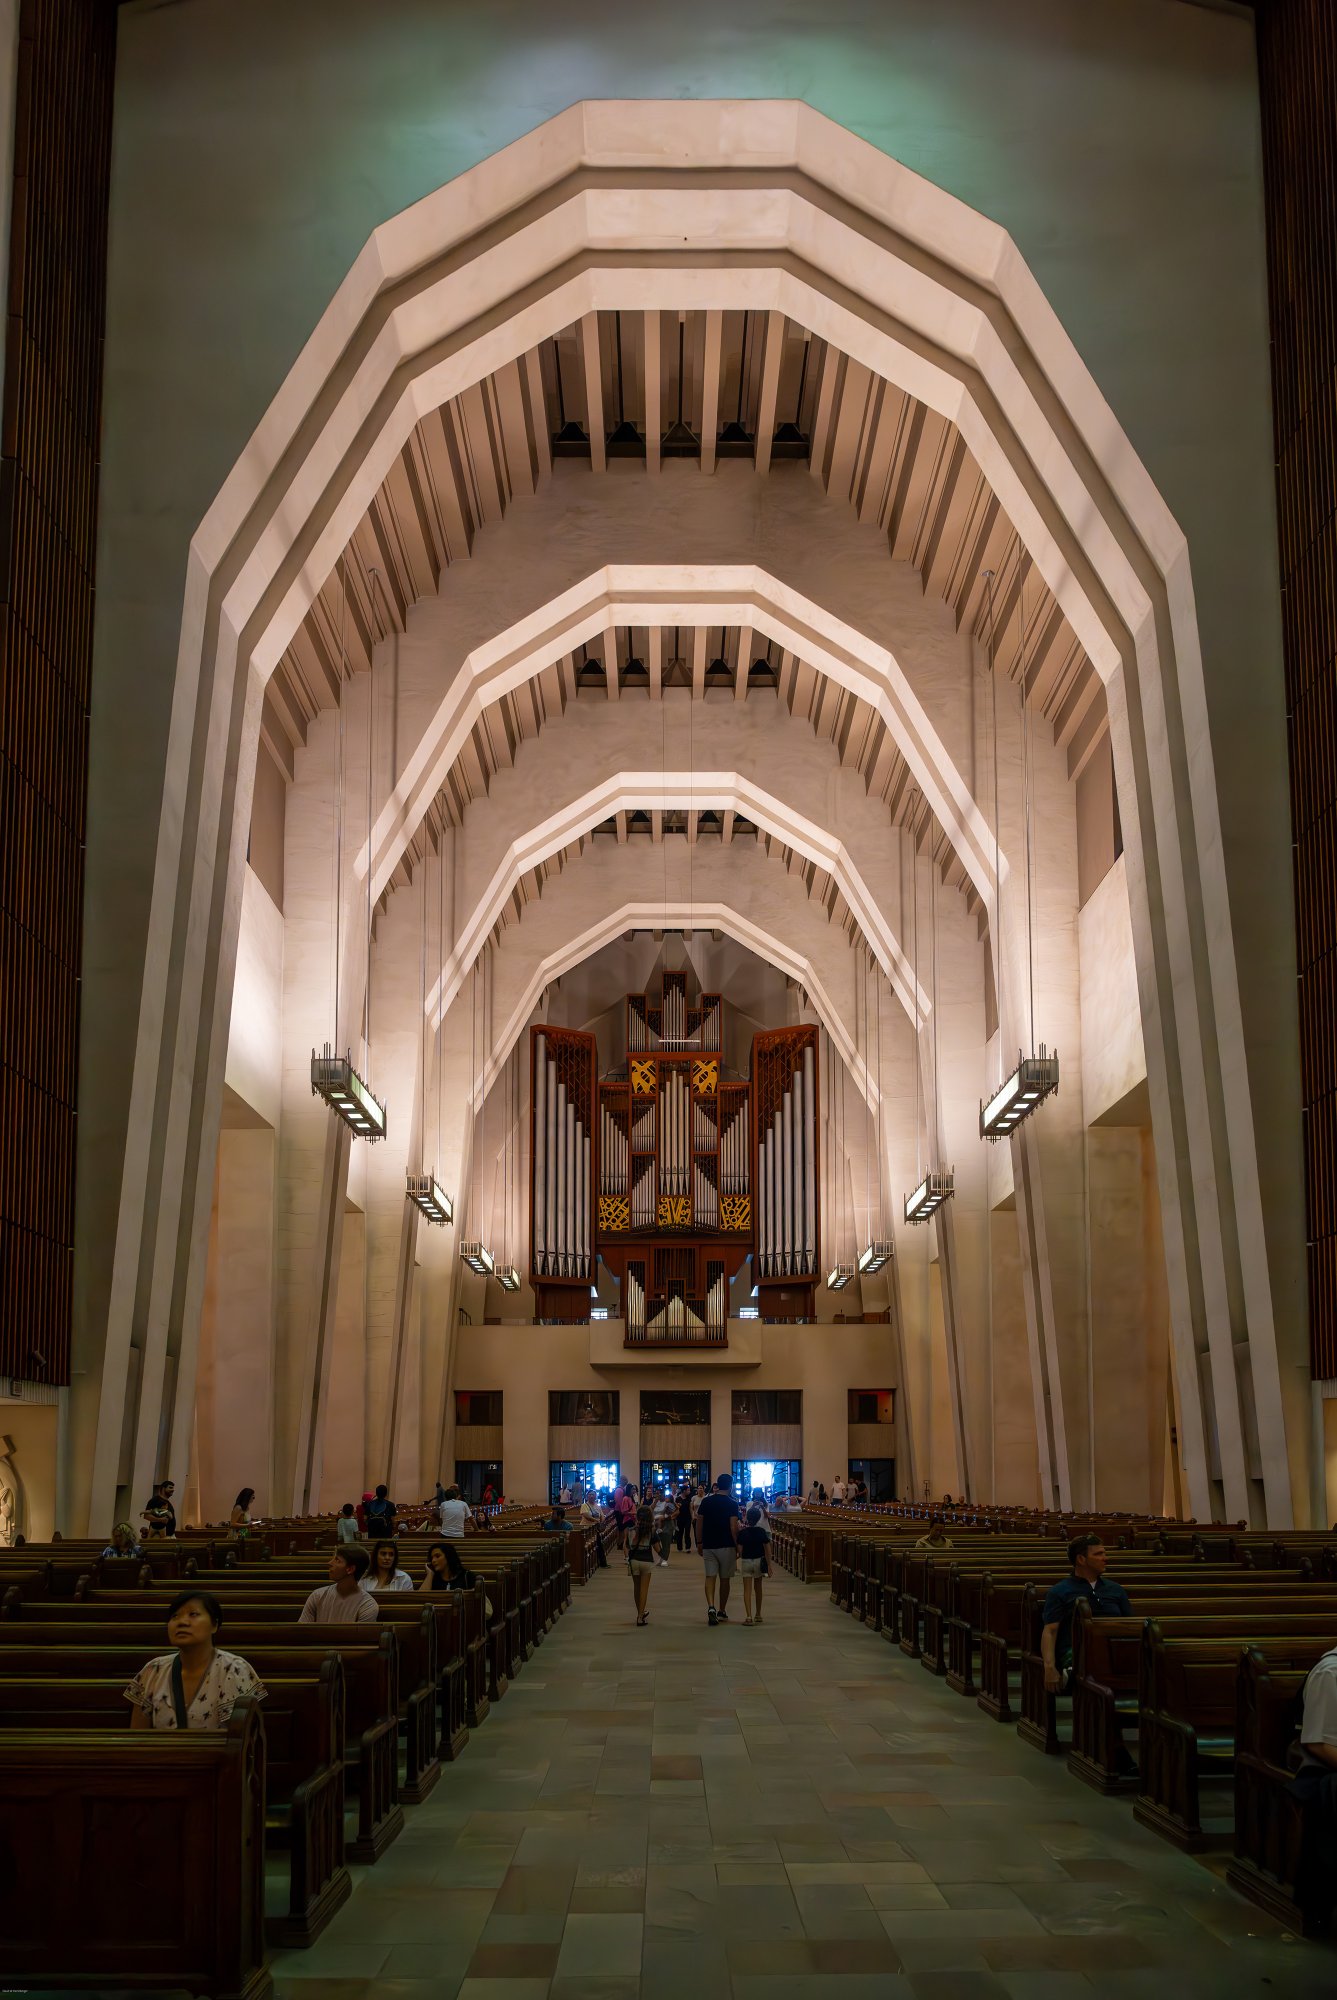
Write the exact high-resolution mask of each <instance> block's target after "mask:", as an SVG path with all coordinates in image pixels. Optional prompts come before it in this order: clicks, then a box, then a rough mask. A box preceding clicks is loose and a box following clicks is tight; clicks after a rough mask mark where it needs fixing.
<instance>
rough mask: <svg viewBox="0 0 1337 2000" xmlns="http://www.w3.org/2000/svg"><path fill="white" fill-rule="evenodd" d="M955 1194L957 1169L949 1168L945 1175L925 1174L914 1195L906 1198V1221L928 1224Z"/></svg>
mask: <svg viewBox="0 0 1337 2000" xmlns="http://www.w3.org/2000/svg"><path fill="white" fill-rule="evenodd" d="M955 1193H956V1169H955V1167H949V1168H948V1170H947V1172H946V1173H945V1174H925V1176H924V1178H923V1180H922V1181H921V1182H920V1183H919V1186H918V1187H917V1188H916V1189H915V1191H914V1193H913V1194H908V1195H906V1197H905V1219H906V1221H907V1222H927V1221H928V1219H929V1217H930V1216H931V1215H936V1214H937V1212H938V1210H939V1209H940V1208H941V1207H942V1205H943V1203H944V1202H945V1201H950V1200H951V1198H952V1196H953V1195H954V1194H955Z"/></svg>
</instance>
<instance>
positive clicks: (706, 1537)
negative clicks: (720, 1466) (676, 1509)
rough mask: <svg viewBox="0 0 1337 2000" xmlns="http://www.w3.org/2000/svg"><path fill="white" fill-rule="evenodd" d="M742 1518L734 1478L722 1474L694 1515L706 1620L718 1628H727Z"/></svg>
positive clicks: (727, 1473) (730, 1475) (725, 1473)
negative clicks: (730, 1593) (718, 1597)
mask: <svg viewBox="0 0 1337 2000" xmlns="http://www.w3.org/2000/svg"><path fill="white" fill-rule="evenodd" d="M741 1518H742V1517H741V1515H740V1512H739V1507H738V1502H737V1501H736V1500H735V1499H734V1497H733V1475H732V1473H729V1472H722V1473H721V1474H720V1476H719V1478H718V1479H717V1480H716V1481H715V1491H714V1492H713V1493H711V1494H708V1495H707V1497H706V1498H705V1499H704V1500H703V1501H702V1502H701V1505H700V1507H699V1508H698V1509H697V1516H696V1545H697V1547H698V1549H699V1550H700V1551H701V1558H702V1562H703V1563H704V1565H705V1577H704V1582H705V1590H706V1620H707V1623H708V1624H711V1625H718V1624H719V1623H720V1621H721V1620H723V1622H724V1623H725V1624H726V1625H727V1624H728V1622H729V1610H728V1605H729V1586H730V1584H731V1582H732V1581H733V1574H734V1570H735V1568H736V1567H737V1562H738V1553H737V1551H738V1525H739V1521H740V1519H741ZM717 1584H718V1586H719V1595H720V1601H719V1606H718V1609H717V1608H716V1604H715V1589H716V1585H717Z"/></svg>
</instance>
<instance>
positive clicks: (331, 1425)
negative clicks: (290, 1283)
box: [311, 1210, 380, 1509]
mask: <svg viewBox="0 0 1337 2000" xmlns="http://www.w3.org/2000/svg"><path fill="white" fill-rule="evenodd" d="M340 1233H341V1237H342V1254H341V1256H340V1259H339V1290H338V1296H337V1299H336V1301H335V1310H334V1314H333V1317H332V1323H331V1326H330V1331H329V1339H328V1342H327V1348H328V1357H329V1365H328V1370H327V1373H326V1377H325V1384H324V1392H323V1398H322V1400H323V1408H322V1411H321V1440H322V1451H321V1468H320V1485H319V1487H318V1488H317V1489H316V1491H315V1492H314V1493H313V1494H312V1502H311V1504H312V1507H313V1508H314V1509H327V1508H330V1507H334V1508H336V1509H337V1508H339V1507H342V1505H343V1503H344V1501H345V1500H352V1501H353V1502H355V1503H356V1502H357V1501H358V1500H359V1499H360V1498H361V1496H362V1494H363V1493H365V1492H367V1491H369V1490H370V1489H371V1488H373V1487H374V1486H375V1484H376V1483H377V1480H378V1479H379V1476H380V1475H379V1472H377V1473H375V1475H373V1472H372V1468H371V1467H370V1466H369V1465H368V1464H367V1458H366V1450H367V1435H366V1370H365V1352H366V1337H367V1335H366V1328H367V1321H366V1217H365V1216H364V1215H362V1214H360V1213H358V1212H357V1211H353V1210H350V1211H348V1212H347V1213H346V1214H345V1215H344V1216H343V1217H342V1228H341V1232H340Z"/></svg>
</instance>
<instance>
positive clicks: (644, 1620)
mask: <svg viewBox="0 0 1337 2000" xmlns="http://www.w3.org/2000/svg"><path fill="white" fill-rule="evenodd" d="M636 1623H637V1624H638V1625H648V1624H649V1623H650V1613H649V1612H648V1611H647V1612H646V1614H645V1616H644V1618H638V1619H637V1620H636Z"/></svg>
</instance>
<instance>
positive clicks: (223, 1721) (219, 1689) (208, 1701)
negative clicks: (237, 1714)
mask: <svg viewBox="0 0 1337 2000" xmlns="http://www.w3.org/2000/svg"><path fill="white" fill-rule="evenodd" d="M222 1624H223V1607H222V1605H221V1604H220V1603H219V1602H218V1599H217V1598H216V1597H211V1596H210V1594H209V1592H208V1591H207V1590H183V1591H182V1592H181V1593H180V1594H179V1596H176V1597H174V1598H173V1599H172V1601H171V1603H170V1604H169V1605H168V1607H167V1637H168V1639H169V1640H170V1641H171V1643H172V1645H173V1646H174V1647H175V1648H176V1651H175V1652H172V1653H160V1654H159V1655H158V1657H157V1659H155V1660H149V1661H148V1662H147V1664H146V1665H144V1666H142V1667H141V1668H140V1670H139V1672H138V1673H137V1674H136V1675H135V1677H134V1679H133V1680H132V1681H131V1683H130V1685H129V1687H128V1688H127V1689H126V1690H125V1698H126V1700H127V1701H128V1702H129V1703H130V1704H131V1708H132V1710H133V1713H132V1714H131V1717H130V1727H131V1728H132V1729H226V1728H227V1725H228V1722H229V1720H230V1718H231V1715H232V1710H233V1707H234V1705H235V1704H236V1703H237V1702H238V1701H240V1700H241V1698H242V1696H243V1695H249V1696H250V1697H251V1699H252V1700H253V1701H263V1700H264V1698H265V1688H264V1684H263V1682H262V1681H261V1680H260V1679H259V1678H258V1676H257V1675H256V1673H255V1671H254V1669H253V1668H252V1667H251V1666H250V1665H249V1663H248V1662H247V1661H246V1660H243V1659H241V1658H239V1657H238V1655H237V1654H236V1653H225V1652H223V1651H222V1649H221V1648H220V1647H218V1646H216V1645H215V1644H214V1641H215V1639H216V1638H217V1636H218V1633H219V1632H220V1631H221V1629H222Z"/></svg>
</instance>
